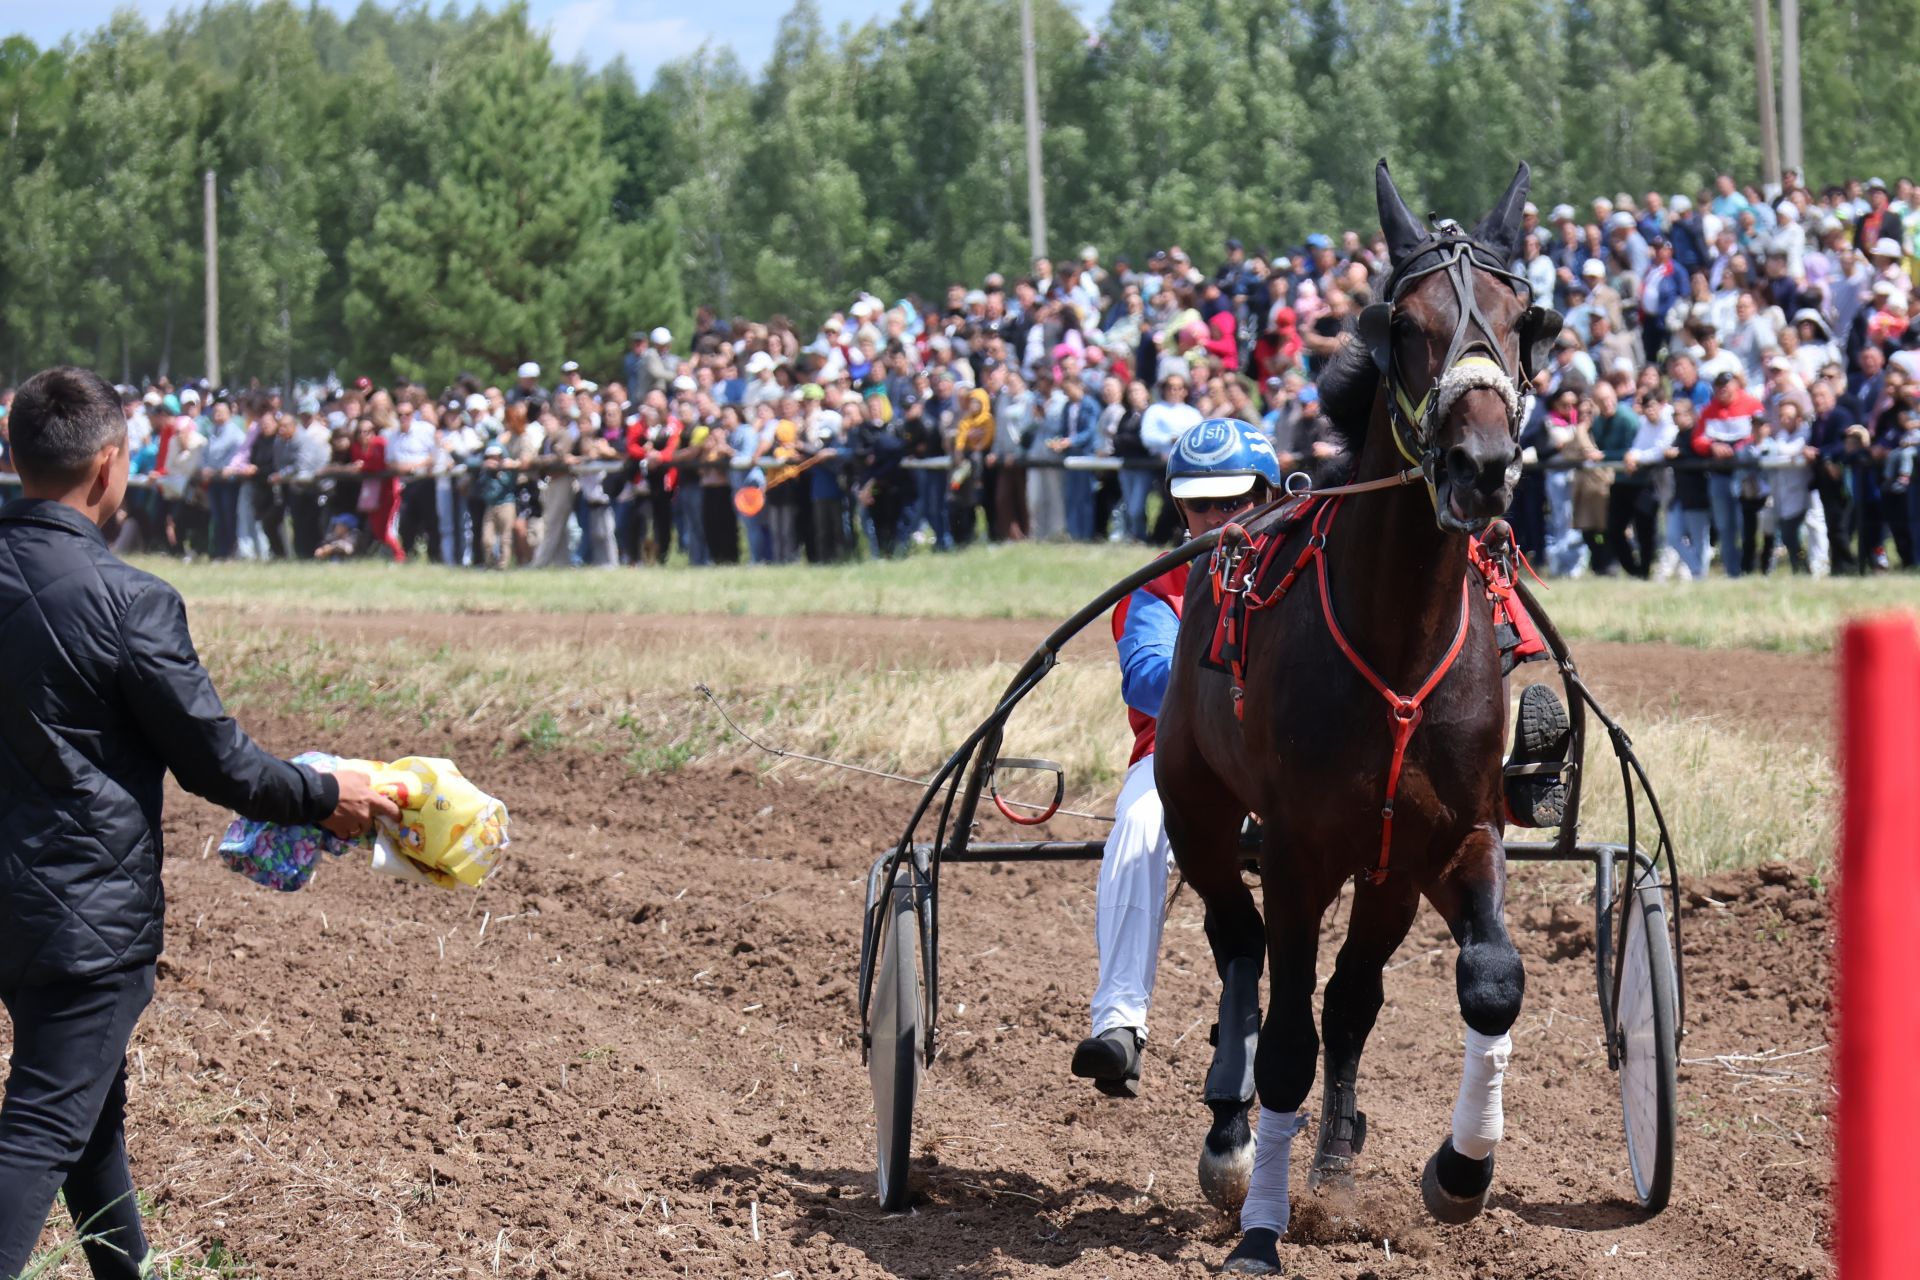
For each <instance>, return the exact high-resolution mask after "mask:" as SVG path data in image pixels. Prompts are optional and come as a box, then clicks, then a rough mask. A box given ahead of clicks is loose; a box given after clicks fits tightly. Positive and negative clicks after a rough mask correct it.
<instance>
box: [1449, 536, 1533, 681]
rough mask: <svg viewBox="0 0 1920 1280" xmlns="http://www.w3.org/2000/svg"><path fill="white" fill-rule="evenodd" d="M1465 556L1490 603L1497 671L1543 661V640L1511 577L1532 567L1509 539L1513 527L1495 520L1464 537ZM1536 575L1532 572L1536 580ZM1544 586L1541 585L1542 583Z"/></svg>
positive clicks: (1509, 672)
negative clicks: (1484, 588)
mask: <svg viewBox="0 0 1920 1280" xmlns="http://www.w3.org/2000/svg"><path fill="white" fill-rule="evenodd" d="M1467 559H1468V561H1470V562H1471V563H1472V565H1473V567H1474V569H1475V570H1476V571H1478V573H1479V574H1480V579H1481V581H1482V583H1483V584H1484V585H1485V587H1486V593H1487V601H1488V603H1490V604H1491V605H1492V606H1493V636H1494V643H1496V644H1497V645H1498V646H1499V647H1500V674H1501V675H1503V676H1504V675H1511V674H1512V673H1513V669H1514V667H1516V666H1518V665H1519V664H1520V663H1522V662H1533V661H1536V660H1544V659H1545V658H1546V656H1547V642H1546V640H1545V638H1544V637H1542V636H1541V634H1540V628H1539V627H1537V626H1535V625H1534V621H1533V618H1532V616H1531V615H1530V614H1529V613H1528V612H1527V608H1526V605H1525V604H1524V603H1523V602H1522V601H1521V600H1520V598H1519V596H1518V595H1517V594H1516V593H1515V591H1514V579H1515V578H1516V577H1518V575H1519V570H1520V569H1522V568H1524V569H1525V570H1526V571H1527V572H1528V573H1533V566H1532V565H1531V564H1528V563H1527V557H1526V555H1525V553H1523V552H1522V551H1521V550H1520V548H1519V547H1518V546H1517V545H1515V543H1514V541H1513V530H1512V528H1511V527H1509V526H1508V524H1507V522H1506V521H1504V520H1496V521H1494V522H1493V523H1492V524H1491V525H1489V526H1488V527H1487V530H1486V532H1485V533H1482V534H1480V535H1479V536H1478V537H1473V538H1469V539H1467ZM1539 580H1540V575H1539V574H1537V573H1535V574H1534V581H1536V582H1538V581H1539ZM1542 585H1544V584H1542Z"/></svg>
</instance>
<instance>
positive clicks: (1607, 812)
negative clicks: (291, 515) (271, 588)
mask: <svg viewBox="0 0 1920 1280" xmlns="http://www.w3.org/2000/svg"><path fill="white" fill-rule="evenodd" d="M201 630H202V634H201V640H202V648H203V651H204V652H205V653H206V654H207V656H208V661H209V663H210V665H211V666H212V668H213V671H214V676H215V679H216V681H217V682H218V684H219V685H220V687H221V688H222V689H223V691H225V692H226V693H227V694H228V695H229V698H230V700H231V702H232V703H233V704H234V705H235V706H236V707H237V708H238V710H239V712H240V715H241V718H242V719H243V720H245V719H246V718H247V717H248V716H249V715H251V714H254V713H256V712H259V711H273V712H280V713H286V712H293V713H295V714H297V715H298V716H299V718H300V719H301V720H303V721H306V722H308V723H309V724H312V725H313V726H314V736H315V740H313V741H303V742H299V743H287V744H283V745H284V746H286V747H287V749H289V750H291V749H294V748H296V747H298V748H318V749H327V748H328V747H329V746H330V745H331V744H330V743H329V742H328V741H327V740H326V739H327V735H328V731H329V730H330V729H333V728H337V727H340V726H343V725H347V724H352V725H354V726H356V727H358V726H361V725H363V724H367V723H371V724H374V725H377V726H378V728H377V730H376V731H377V732H379V733H381V734H391V735H392V740H391V744H390V746H391V750H392V753H393V754H395V755H399V754H408V753H425V754H439V753H442V752H447V751H452V750H453V749H454V748H452V747H451V746H449V745H448V743H447V738H448V735H449V734H458V735H459V736H460V737H461V738H462V739H464V740H466V741H467V742H473V741H475V740H476V739H477V740H478V742H479V743H480V747H481V753H482V755H481V758H479V759H474V760H470V761H463V762H462V763H463V764H465V765H466V767H467V769H468V770H469V772H470V773H471V775H472V776H473V777H474V778H475V779H476V781H478V782H479V783H480V785H481V786H483V787H484V786H485V785H486V779H487V777H488V775H489V774H490V773H491V772H492V771H493V770H495V769H497V768H500V767H501V766H500V765H497V764H495V763H493V762H492V761H491V760H488V759H486V758H485V755H486V753H487V752H488V749H489V746H490V748H491V754H492V755H494V756H501V757H504V756H506V755H508V754H509V753H510V752H515V751H524V752H527V753H528V754H529V756H530V757H532V758H533V759H534V760H536V761H537V759H538V757H539V756H540V755H542V754H545V753H549V752H552V751H554V750H557V749H559V748H561V747H563V746H564V747H566V748H569V749H573V750H586V751H596V752H602V753H607V754H611V755H613V756H614V757H615V758H617V759H620V760H622V761H623V762H624V763H625V765H626V766H627V768H628V769H630V770H631V771H632V772H634V773H635V774H641V775H650V774H671V773H674V772H677V771H679V770H681V769H684V768H687V767H689V766H691V765H694V764H696V763H698V762H700V761H703V760H708V761H710V760H729V761H748V762H752V763H755V764H757V765H759V766H761V767H764V768H767V769H770V770H779V771H781V772H782V773H787V774H792V775H797V776H804V777H808V778H813V779H818V780H819V781H820V782H822V783H824V784H827V785H832V784H834V783H836V782H837V781H838V780H839V779H840V777H841V776H842V775H839V774H838V773H836V772H834V771H832V770H829V769H827V768H825V767H822V766H817V765H808V764H803V763H800V762H796V761H790V760H783V761H777V762H776V761H774V760H772V759H770V758H768V757H764V756H760V755H758V754H757V753H756V752H754V751H753V750H752V749H751V748H749V747H748V746H746V744H744V743H742V742H741V741H740V740H739V739H738V738H736V737H734V736H733V735H732V734H731V733H730V732H729V731H728V730H727V729H726V728H725V726H724V725H723V724H722V723H721V722H720V720H719V717H718V716H717V715H716V714H715V713H714V712H713V710H712V708H711V707H709V706H708V705H707V704H706V703H705V702H704V700H702V699H700V698H699V697H698V696H697V695H695V694H694V693H693V691H692V686H693V685H694V683H695V682H696V681H705V682H707V683H709V684H710V685H712V686H713V688H714V689H715V690H716V691H717V692H718V694H719V696H720V697H721V698H722V700H723V701H724V702H725V704H726V705H727V707H728V709H729V710H730V711H731V712H732V714H733V715H734V716H735V717H736V718H737V719H738V720H740V722H741V723H742V724H744V725H747V726H748V727H749V728H750V729H751V730H752V731H753V732H754V733H756V734H758V735H761V736H762V737H764V738H766V739H767V740H769V741H771V742H772V743H773V744H774V745H776V746H780V747H785V748H788V749H790V750H795V751H803V752H806V753H808V754H812V755H820V756H827V757H831V758H835V759H840V760H846V761H849V762H852V763H857V764H862V765H866V766H868V767H872V768H879V769H887V770H892V771H897V772H901V773H906V774H911V775H917V776H924V775H925V774H926V773H927V772H928V771H930V770H931V769H932V768H933V767H934V766H935V765H936V764H937V763H938V762H939V761H940V760H941V759H942V758H944V756H945V755H946V753H947V752H948V751H950V750H951V749H952V748H953V746H954V745H955V744H956V743H958V742H959V741H960V740H961V739H962V738H963V737H964V736H965V735H966V733H967V731H968V730H969V729H971V728H972V727H973V726H974V724H975V723H977V722H978V720H979V718H980V717H981V716H982V715H984V714H985V713H986V711H987V709H988V708H990V707H991V706H992V705H993V701H994V699H995V698H996V697H997V695H998V694H999V692H1000V690H1001V689H1002V688H1003V687H1004V686H1005V684H1006V682H1007V681H1008V679H1009V678H1010V677H1011V676H1012V673H1013V669H1014V664H1011V663H1005V662H990V663H981V664H978V665H976V666H973V667H966V668H960V669H957V670H956V669H932V668H924V667H889V668H886V669H879V668H876V667H874V666H872V665H852V664H846V663H835V662H830V661H829V662H818V663H811V664H806V665H803V666H800V667H795V666H794V665H792V664H791V663H790V662H786V661H784V659H785V658H786V657H787V655H785V654H784V653H783V651H782V649H781V648H780V645H779V643H778V642H777V641H775V640H773V639H771V638H768V637H764V636H762V637H755V636H745V635H743V636H740V637H737V638H736V639H735V640H734V641H733V642H732V643H730V644H729V645H728V646H727V647H726V648H725V649H724V650H718V651H715V650H707V649H693V648H689V647H686V646H668V647H665V648H660V649H655V650H648V651H645V652H640V651H635V650H628V649H613V650H608V651H605V652H604V653H600V654H599V655H598V656H597V657H596V660H595V662H594V663H593V664H592V665H591V666H587V665H584V664H583V663H581V661H580V660H579V659H580V653H579V650H578V649H577V648H569V647H568V646H567V645H566V644H564V643H563V642H553V643H545V644H537V645H515V646H498V645H488V644H484V643H474V644H462V645H454V646H446V645H429V644H424V643H419V642H412V641H404V640H394V641H357V640H340V639H331V638H327V637H324V636H323V635H319V634H313V633H305V634H302V635H301V636H300V637H298V638H295V639H292V640H287V639H284V638H280V637H275V636H271V635H267V634H265V633H264V632H263V630H262V628H260V627H258V626H255V625H252V624H251V623H249V622H247V621H245V620H243V619H241V618H237V617H235V616H233V615H231V614H226V613H222V614H219V615H216V617H215V618H213V619H211V620H210V621H209V623H208V624H206V625H204V626H203V627H202V629H201ZM377 672H388V673H404V674H403V675H395V676H393V677H391V678H388V679H384V680H383V679H381V678H379V677H377V676H375V675H373V674H371V673H377ZM774 673H778V674H774ZM1626 723H1627V728H1628V730H1629V731H1630V732H1631V733H1632V735H1633V741H1634V745H1635V748H1636V750H1637V751H1638V752H1639V754H1640V756H1641V758H1642V760H1644V761H1645V763H1646V766H1647V769H1648V771H1649V773H1650V774H1651V776H1652V778H1653V780H1654V783H1655V785H1656V786H1658V787H1659V789H1660V795H1661V799H1662V801H1663V803H1664V805H1665V807H1666V811H1667V814H1668V817H1669V820H1670V822H1671V823H1672V826H1673V831H1674V836H1675V840H1676V843H1677V845H1678V849H1679V853H1680V856H1681V861H1682V866H1683V867H1684V869H1685V870H1686V871H1688V872H1689V873H1699V872H1705V871H1713V870H1719V869H1721V868H1726V867H1735V866H1745V865H1749V864H1753V863H1759V862H1768V861H1774V860H1778V859H1786V860H1791V861H1798V862H1805V863H1811V864H1813V865H1814V866H1816V867H1825V866H1826V865H1827V863H1828V861H1829V859H1830V856H1831V849H1832V847H1833V841H1834V798H1835V785H1836V783H1835V778H1834V771H1833V765H1832V762H1831V760H1830V758H1829V756H1828V753H1827V747H1826V744H1825V743H1824V742H1820V741H1794V740H1791V739H1788V738H1784V737H1783V736H1781V735H1779V734H1772V733H1768V732H1767V731H1766V729H1765V728H1764V726H1761V725H1757V724H1755V723H1753V722H1751V721H1746V720H1741V719H1737V718H1733V717H1719V716H1699V715H1694V714H1686V713H1682V712H1680V711H1678V710H1674V709H1664V708H1658V707H1648V708H1643V709H1640V710H1638V711H1636V712H1635V713H1633V714H1631V715H1629V716H1628V719H1627V722H1626ZM415 725H418V726H420V728H419V729H418V730H416V729H415V728H414V726H415ZM1123 725H1124V719H1123V716H1122V707H1121V704H1120V693H1119V676H1118V670H1117V667H1116V664H1115V663H1114V661H1113V660H1112V659H1111V658H1110V657H1104V656H1103V657H1101V658H1084V657H1076V658H1074V659H1071V660H1069V661H1066V662H1063V663H1061V665H1060V666H1059V667H1058V668H1057V669H1056V670H1055V671H1054V672H1053V673H1052V674H1051V675H1050V676H1048V678H1047V679H1046V680H1045V681H1043V682H1042V683H1041V684H1040V686H1039V688H1037V689H1036V690H1035V691H1034V693H1033V694H1032V696H1030V697H1029V698H1028V699H1027V700H1026V701H1025V702H1023V703H1022V704H1021V706H1020V708H1019V710H1018V711H1017V712H1015V713H1014V716H1013V718H1012V719H1011V720H1010V721H1009V724H1008V732H1007V741H1006V752H1007V754H1009V755H1035V756H1041V757H1045V758H1047V759H1051V760H1057V761H1059V762H1060V763H1061V764H1062V765H1063V766H1064V767H1065V769H1066V774H1067V779H1068V784H1069V788H1070V792H1071V794H1072V798H1073V799H1072V803H1073V804H1074V805H1075V806H1077V807H1085V806H1091V807H1093V808H1095V809H1096V810H1097V809H1102V808H1104V806H1105V805H1107V804H1108V803H1110V801H1111V798H1112V795H1113V793H1114V791H1115V790H1116V789H1117V787H1118V785H1119V780H1120V777H1121V775H1122V773H1123V771H1124V769H1125V765H1126V756H1127V748H1128V747H1129V745H1130V741H1129V739H1128V736H1127V734H1126V732H1125V730H1124V728H1123ZM462 750H463V751H466V750H472V748H471V747H464V748H462ZM1589 750H1590V753H1591V755H1590V759H1589V762H1588V764H1589V770H1588V777H1589V786H1588V790H1587V811H1586V816H1585V820H1584V821H1583V823H1582V834H1583V835H1585V836H1587V837H1589V838H1593V839H1619V838H1623V837H1624V836H1625V815H1624V812H1623V810H1622V806H1621V796H1620V790H1619V785H1618V781H1617V773H1616V771H1615V770H1614V768H1613V766H1612V763H1611V760H1610V758H1609V757H1607V755H1606V738H1605V737H1604V736H1603V735H1599V734H1596V735H1595V736H1594V737H1593V738H1592V739H1591V740H1590V742H1589ZM533 767H535V768H538V767H539V765H538V764H537V763H535V764H534V765H533ZM912 799H913V793H912V791H911V789H909V788H906V787H902V788H901V791H900V806H899V811H900V815H901V816H904V814H905V812H906V810H907V808H908V806H909V805H910V804H911V802H912ZM892 820H893V819H892V818H891V817H889V818H888V819H887V821H886V823H885V824H883V825H890V824H891V822H892ZM213 1102H215V1103H217V1104H218V1105H219V1106H220V1107H223V1108H224V1107H228V1106H231V1105H233V1100H232V1099H215V1100H213ZM241 1105H244V1104H241ZM221 1118H224V1117H215V1116H209V1117H207V1119H208V1120H209V1121H212V1120H215V1119H221Z"/></svg>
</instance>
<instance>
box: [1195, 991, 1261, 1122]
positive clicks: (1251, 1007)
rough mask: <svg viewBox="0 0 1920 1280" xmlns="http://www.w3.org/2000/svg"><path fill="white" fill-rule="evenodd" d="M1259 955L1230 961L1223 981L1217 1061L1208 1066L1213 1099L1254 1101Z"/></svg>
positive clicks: (1209, 1096)
mask: <svg viewBox="0 0 1920 1280" xmlns="http://www.w3.org/2000/svg"><path fill="white" fill-rule="evenodd" d="M1260 969H1261V958H1260V957H1259V956H1238V957H1236V958H1234V959H1232V960H1229V961H1227V965H1226V971H1225V973H1224V974H1223V976H1222V979H1221V985H1220V1023H1219V1025H1218V1026H1217V1027H1216V1028H1215V1039H1214V1048H1213V1065H1212V1066H1211V1067H1209V1068H1208V1069H1207V1088H1206V1093H1205V1094H1204V1095H1203V1097H1204V1098H1205V1100H1206V1101H1207V1102H1209V1103H1213V1102H1233V1103H1239V1104H1241V1105H1243V1106H1244V1105H1245V1104H1246V1103H1249V1102H1251V1101H1253V1058H1254V1052H1255V1050H1257V1049H1258V1048H1259V1047H1260Z"/></svg>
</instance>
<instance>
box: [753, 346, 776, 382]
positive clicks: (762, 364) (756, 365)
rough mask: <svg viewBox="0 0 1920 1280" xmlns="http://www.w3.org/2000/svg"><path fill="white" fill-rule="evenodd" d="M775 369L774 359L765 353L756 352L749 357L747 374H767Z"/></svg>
mask: <svg viewBox="0 0 1920 1280" xmlns="http://www.w3.org/2000/svg"><path fill="white" fill-rule="evenodd" d="M771 368H773V357H772V356H770V355H768V354H767V353H766V352H764V351H756V352H754V353H753V354H752V355H750V356H748V357H747V373H748V374H749V375H750V376H752V375H757V374H762V373H765V372H766V371H767V370H769V369H771Z"/></svg>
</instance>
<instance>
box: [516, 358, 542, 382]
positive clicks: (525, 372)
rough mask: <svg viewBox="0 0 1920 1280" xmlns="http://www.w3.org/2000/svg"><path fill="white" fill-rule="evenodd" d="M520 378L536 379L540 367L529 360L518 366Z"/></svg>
mask: <svg viewBox="0 0 1920 1280" xmlns="http://www.w3.org/2000/svg"><path fill="white" fill-rule="evenodd" d="M520 376H521V377H523V378H537V377H539V376H540V366H539V365H538V364H536V363H535V362H534V361H532V360H529V361H527V362H526V363H525V364H523V365H521V366H520Z"/></svg>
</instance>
